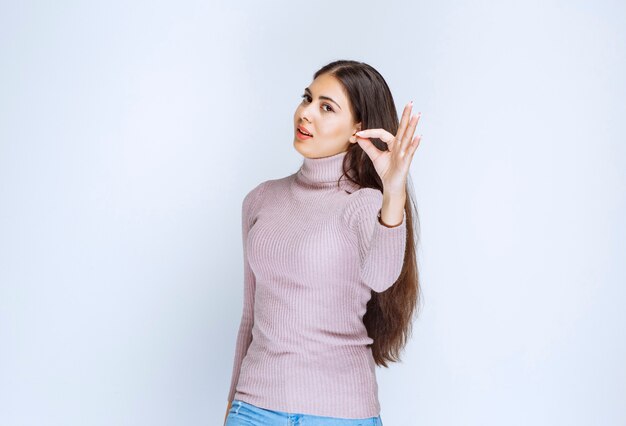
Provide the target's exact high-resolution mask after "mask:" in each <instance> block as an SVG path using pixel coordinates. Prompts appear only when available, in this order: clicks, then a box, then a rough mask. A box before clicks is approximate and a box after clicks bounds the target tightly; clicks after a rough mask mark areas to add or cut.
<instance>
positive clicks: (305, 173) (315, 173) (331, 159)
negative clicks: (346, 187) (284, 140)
mask: <svg viewBox="0 0 626 426" xmlns="http://www.w3.org/2000/svg"><path fill="white" fill-rule="evenodd" d="M347 152H348V151H343V152H340V153H338V154H334V155H330V156H328V157H321V158H308V157H304V160H303V162H302V165H301V166H300V169H299V170H298V172H297V173H296V175H297V177H298V178H300V179H301V180H303V181H304V182H306V183H308V184H312V185H323V184H328V183H336V182H337V180H339V177H340V176H341V175H342V174H343V159H344V158H345V156H346V154H347ZM345 179H346V177H343V178H342V181H343V180H345Z"/></svg>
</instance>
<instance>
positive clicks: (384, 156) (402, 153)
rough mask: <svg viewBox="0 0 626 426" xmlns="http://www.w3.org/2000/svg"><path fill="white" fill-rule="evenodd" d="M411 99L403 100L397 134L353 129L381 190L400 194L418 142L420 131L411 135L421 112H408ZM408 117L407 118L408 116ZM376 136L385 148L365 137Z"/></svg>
mask: <svg viewBox="0 0 626 426" xmlns="http://www.w3.org/2000/svg"><path fill="white" fill-rule="evenodd" d="M412 108H413V101H411V102H409V103H408V104H406V106H405V107H404V111H403V112H402V118H401V119H400V125H399V126H398V134H397V135H395V136H394V135H392V134H391V133H389V132H388V131H386V130H385V129H365V130H361V131H360V132H356V137H357V143H358V144H359V145H360V146H361V148H363V151H365V153H366V154H367V155H368V156H369V157H370V159H371V160H372V163H373V164H374V168H375V169H376V172H377V173H378V175H379V176H380V179H381V180H382V182H383V190H384V192H386V193H390V194H399V195H404V194H405V191H406V179H407V176H408V173H409V168H410V166H411V161H412V160H413V154H414V153H415V150H416V149H417V147H418V146H419V144H420V140H421V139H422V135H419V136H416V137H413V134H414V133H415V128H416V127H417V123H418V122H419V119H420V116H421V114H422V113H421V112H420V113H417V115H414V116H411V115H410V114H411V109H412ZM409 117H410V118H409ZM370 137H373V138H379V139H380V140H382V141H383V142H385V143H386V144H387V149H388V151H381V150H379V149H378V148H376V147H375V146H374V144H373V143H372V142H371V141H370V140H369V138H370Z"/></svg>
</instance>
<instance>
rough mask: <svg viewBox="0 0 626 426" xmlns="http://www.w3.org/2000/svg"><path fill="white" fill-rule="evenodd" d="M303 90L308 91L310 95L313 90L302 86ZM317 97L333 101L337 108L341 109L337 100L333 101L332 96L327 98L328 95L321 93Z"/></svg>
mask: <svg viewBox="0 0 626 426" xmlns="http://www.w3.org/2000/svg"><path fill="white" fill-rule="evenodd" d="M304 91H305V92H308V93H309V94H310V95H311V97H313V92H311V90H310V89H309V88H308V87H305V88H304ZM319 98H320V99H326V100H329V101H331V102H332V103H334V104H335V105H337V107H338V108H339V109H341V107H340V106H339V104H338V103H337V102H335V101H334V100H333V99H332V98H329V97H328V96H322V95H320V96H319Z"/></svg>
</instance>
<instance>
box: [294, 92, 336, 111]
mask: <svg viewBox="0 0 626 426" xmlns="http://www.w3.org/2000/svg"><path fill="white" fill-rule="evenodd" d="M301 98H302V102H305V101H308V98H309V95H307V94H306V93H305V94H304V95H302V96H301ZM308 102H310V101H308ZM323 107H328V109H324V111H326V112H333V109H332V107H331V106H330V105H328V104H323V105H322V108H323Z"/></svg>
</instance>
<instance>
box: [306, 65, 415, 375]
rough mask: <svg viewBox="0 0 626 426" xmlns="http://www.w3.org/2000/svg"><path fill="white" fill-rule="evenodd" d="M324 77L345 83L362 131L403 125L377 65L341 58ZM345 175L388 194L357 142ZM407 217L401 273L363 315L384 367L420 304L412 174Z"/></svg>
mask: <svg viewBox="0 0 626 426" xmlns="http://www.w3.org/2000/svg"><path fill="white" fill-rule="evenodd" d="M322 74H329V75H332V76H333V77H335V78H336V79H337V80H338V81H339V82H340V83H341V85H342V86H343V89H344V91H345V93H346V95H347V97H348V99H349V101H350V106H351V109H352V113H353V117H354V119H355V122H359V121H360V122H361V128H362V129H375V128H382V129H385V130H387V131H388V132H390V133H391V134H394V135H395V134H397V132H398V126H399V124H400V123H399V120H398V114H397V112H396V107H395V104H394V100H393V96H392V95H391V91H390V90H389V86H387V83H386V82H385V79H384V78H383V77H382V75H380V73H379V72H378V71H376V70H375V69H374V68H373V67H372V66H370V65H368V64H366V63H363V62H357V61H351V60H337V61H334V62H331V63H329V64H327V65H325V66H324V67H322V68H320V69H319V70H318V71H317V72H315V74H314V75H313V79H316V78H317V77H318V76H320V75H322ZM370 140H371V141H372V143H373V144H374V146H376V148H378V149H380V150H382V151H387V144H386V143H385V142H383V141H381V140H380V139H378V138H370ZM343 173H344V175H343V176H346V178H347V179H348V180H349V181H351V182H352V183H354V184H356V185H357V186H358V187H360V188H376V189H378V190H379V191H381V192H382V190H383V185H382V181H381V179H380V177H379V176H378V173H377V172H376V170H375V169H374V165H373V163H372V160H370V158H369V156H368V155H367V154H366V153H365V151H363V149H362V148H361V146H360V145H359V144H358V143H351V144H350V147H349V149H348V152H347V153H346V156H345V158H344V161H343ZM343 176H342V177H343ZM339 179H340V180H341V177H340V178H339ZM338 184H339V181H338ZM404 213H405V220H406V228H407V239H406V250H405V253H404V264H403V266H402V271H401V272H400V276H399V277H398V279H397V280H396V282H395V283H394V284H393V285H392V286H391V287H390V288H388V289H387V290H385V291H383V292H381V293H377V292H375V291H372V297H371V299H370V300H369V302H368V304H367V311H366V313H365V315H364V317H363V323H364V324H365V327H366V328H367V333H368V335H369V337H371V338H372V339H373V340H374V342H373V343H372V344H371V345H370V346H371V348H372V354H373V356H374V361H375V362H376V364H377V365H382V366H384V367H388V365H387V361H389V362H397V361H400V353H401V352H402V350H403V348H404V346H405V345H406V343H407V341H408V338H409V337H410V336H411V333H412V321H413V316H414V315H417V313H418V311H419V307H420V306H419V302H420V301H421V292H420V285H419V271H418V267H417V257H416V248H417V245H418V243H419V217H418V214H417V206H416V203H415V195H414V192H413V182H412V179H411V176H410V173H409V175H408V176H407V194H406V202H405V205H404Z"/></svg>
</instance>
